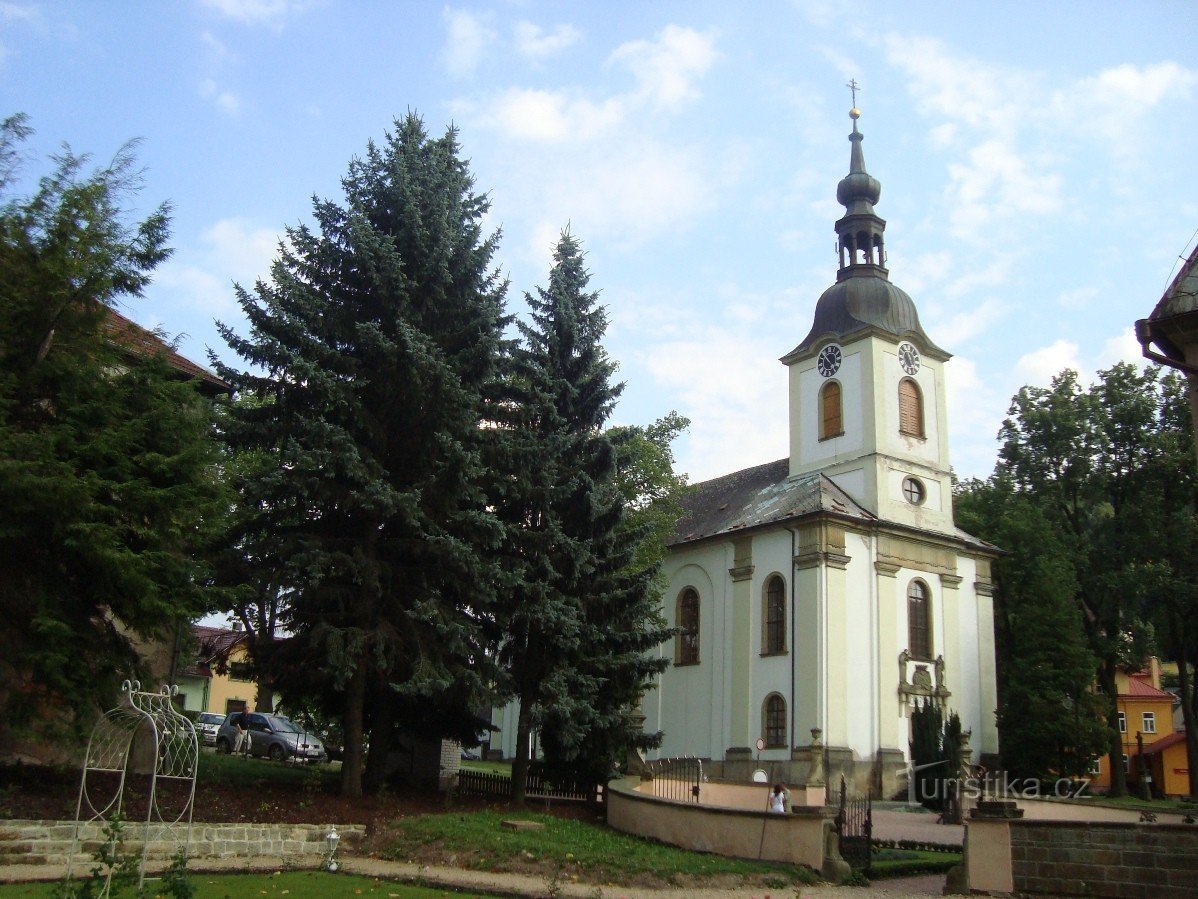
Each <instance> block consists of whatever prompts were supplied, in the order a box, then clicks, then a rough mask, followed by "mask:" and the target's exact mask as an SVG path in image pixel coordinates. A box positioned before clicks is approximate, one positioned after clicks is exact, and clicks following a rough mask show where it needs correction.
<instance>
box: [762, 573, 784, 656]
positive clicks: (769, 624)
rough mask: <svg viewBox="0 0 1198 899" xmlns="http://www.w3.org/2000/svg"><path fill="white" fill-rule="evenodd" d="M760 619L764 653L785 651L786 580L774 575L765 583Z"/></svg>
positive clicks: (772, 653)
mask: <svg viewBox="0 0 1198 899" xmlns="http://www.w3.org/2000/svg"><path fill="white" fill-rule="evenodd" d="M763 611H764V614H763V615H762V616H761V620H762V621H763V622H764V624H765V633H764V635H763V639H762V641H761V652H762V654H764V655H777V654H778V653H782V652H786V581H784V580H782V578H781V577H780V576H779V575H776V574H775V575H774V576H773V577H772V578H770V579H769V580H768V581H766V584H765V608H764V609H763Z"/></svg>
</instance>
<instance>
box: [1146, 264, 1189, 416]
mask: <svg viewBox="0 0 1198 899" xmlns="http://www.w3.org/2000/svg"><path fill="white" fill-rule="evenodd" d="M1136 340H1138V341H1139V342H1140V350H1141V352H1143V354H1144V357H1145V358H1146V359H1151V360H1152V361H1153V362H1159V363H1161V364H1162V365H1168V366H1170V367H1171V368H1176V369H1180V370H1181V371H1183V372H1185V373H1186V376H1187V380H1188V381H1189V388H1190V416H1191V418H1192V419H1193V421H1194V424H1195V425H1198V246H1195V247H1194V249H1193V251H1192V252H1191V253H1190V257H1189V258H1188V259H1187V260H1186V261H1185V264H1184V265H1183V266H1182V267H1181V271H1180V272H1178V273H1177V277H1176V278H1174V279H1173V283H1172V284H1170V285H1169V289H1168V290H1166V291H1165V294H1164V296H1162V297H1161V299H1160V302H1159V303H1157V304H1156V308H1155V309H1153V310H1152V314H1151V315H1149V316H1148V318H1142V319H1140V320H1139V321H1137V322H1136ZM1154 347H1155V349H1154ZM1195 433H1198V428H1196V429H1195Z"/></svg>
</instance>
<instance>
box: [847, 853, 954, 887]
mask: <svg viewBox="0 0 1198 899" xmlns="http://www.w3.org/2000/svg"><path fill="white" fill-rule="evenodd" d="M960 863H961V853H959V852H926V851H924V850H922V849H878V850H875V851H874V856H873V858H872V859H871V861H870V874H869V876H870V877H871V878H872V879H874V880H879V879H882V878H886V877H910V876H913V875H915V874H941V873H944V872H946V871H948V869H949V868H951V867H953V866H954V865H959V864H960Z"/></svg>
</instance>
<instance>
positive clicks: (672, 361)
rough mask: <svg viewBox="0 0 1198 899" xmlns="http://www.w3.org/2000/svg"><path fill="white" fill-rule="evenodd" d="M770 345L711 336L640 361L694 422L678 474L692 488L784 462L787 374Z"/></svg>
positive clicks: (670, 345) (668, 345)
mask: <svg viewBox="0 0 1198 899" xmlns="http://www.w3.org/2000/svg"><path fill="white" fill-rule="evenodd" d="M772 343H773V341H770V340H761V339H759V338H755V337H749V336H745V335H737V334H732V333H729V332H727V331H724V330H712V331H709V332H707V333H705V334H702V335H700V336H697V337H691V338H689V339H686V340H677V341H667V342H664V343H661V344H658V345H657V346H656V347H655V348H654V349H653V351H652V355H651V356H648V357H647V358H644V359H643V360H642V361H643V363H644V364H645V365H646V367H647V368H648V369H649V371H650V373H651V374H652V376H653V378H654V380H655V381H656V382H657V383H658V384H659V385H660V386H661V387H662V388H664V389H665V390H667V391H669V392H670V393H671V394H672V395H674V396H677V397H680V404H679V409H678V411H679V412H681V413H682V414H683V415H685V416H687V417H688V418H690V420H691V429H690V432H689V433H688V434H687V435H686V437H685V438H684V440H682V441H680V444H681V445H680V447H679V451H678V462H679V465H678V467H679V469H680V470H682V471H686V472H687V473H688V474H689V475H690V477H691V480H692V481H700V480H705V479H707V478H712V477H718V476H719V475H723V474H728V473H730V472H733V471H738V470H740V469H742V468H748V467H749V466H752V465H759V464H761V463H763V462H772V461H774V460H776V459H779V458H782V457H783V456H785V455H786V453H787V452H788V449H789V447H788V436H787V427H788V426H787V414H786V370H785V369H784V368H783V367H782V366H781V365H779V364H778V361H777V359H776V358H775V356H776V352H774V351H775V350H776V349H777V348H776V347H773V346H772Z"/></svg>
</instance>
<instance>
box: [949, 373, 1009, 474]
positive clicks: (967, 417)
mask: <svg viewBox="0 0 1198 899" xmlns="http://www.w3.org/2000/svg"><path fill="white" fill-rule="evenodd" d="M944 371H945V391H946V400H947V406H948V420H949V445H950V446H952V465H953V468H954V469H955V470H956V471H958V472H961V473H962V475H963V476H965V477H985V476H986V475H988V474H990V470H991V468H993V466H994V438H995V435H996V434H998V429H999V426H1000V425H1001V424H1002V420H1003V417H1004V415H1005V414H1006V410H1007V405H1008V402H1009V400H1010V395H1011V393H1012V392H1013V391H1007V390H1004V388H1002V387H996V386H995V385H993V384H989V383H987V382H986V380H985V379H983V378H982V377H981V375H979V374H978V369H977V364H976V363H975V362H974V361H973V360H972V359H970V358H967V357H965V356H954V357H953V359H952V361H950V362H949V363H948V365H946V366H945V368H944Z"/></svg>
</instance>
